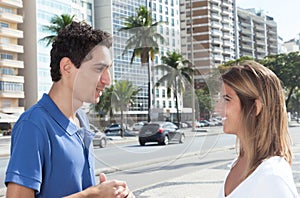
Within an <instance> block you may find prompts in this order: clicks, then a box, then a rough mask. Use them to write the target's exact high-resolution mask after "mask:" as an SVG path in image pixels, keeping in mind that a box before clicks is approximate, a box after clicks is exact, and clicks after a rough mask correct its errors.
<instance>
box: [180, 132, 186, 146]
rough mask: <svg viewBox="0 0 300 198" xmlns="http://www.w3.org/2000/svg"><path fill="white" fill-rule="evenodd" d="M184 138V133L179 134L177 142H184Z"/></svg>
mask: <svg viewBox="0 0 300 198" xmlns="http://www.w3.org/2000/svg"><path fill="white" fill-rule="evenodd" d="M184 139H185V136H184V134H181V136H180V140H179V143H180V144H182V143H183V142H184Z"/></svg>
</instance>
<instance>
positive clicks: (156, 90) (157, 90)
mask: <svg viewBox="0 0 300 198" xmlns="http://www.w3.org/2000/svg"><path fill="white" fill-rule="evenodd" d="M155 96H156V97H159V89H157V88H156V89H155Z"/></svg>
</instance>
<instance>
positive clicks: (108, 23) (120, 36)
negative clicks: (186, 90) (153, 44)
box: [95, 0, 180, 120]
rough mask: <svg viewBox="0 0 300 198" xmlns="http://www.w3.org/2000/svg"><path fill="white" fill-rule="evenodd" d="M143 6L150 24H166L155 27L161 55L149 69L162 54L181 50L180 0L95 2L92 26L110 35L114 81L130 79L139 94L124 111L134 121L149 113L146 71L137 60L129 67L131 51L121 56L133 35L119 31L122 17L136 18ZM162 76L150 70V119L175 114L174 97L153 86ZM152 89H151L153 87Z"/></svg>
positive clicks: (156, 57) (158, 60)
mask: <svg viewBox="0 0 300 198" xmlns="http://www.w3.org/2000/svg"><path fill="white" fill-rule="evenodd" d="M140 6H145V7H146V8H147V9H148V10H149V11H151V13H152V18H153V22H158V21H164V22H168V23H166V24H162V25H160V26H158V27H157V29H156V31H157V32H158V33H160V34H161V35H163V36H164V38H165V42H162V41H158V44H159V48H160V54H159V55H156V56H155V61H154V62H150V63H149V64H151V67H152V66H154V65H157V64H160V63H161V62H160V58H161V56H162V55H166V53H167V52H168V51H173V50H175V49H177V50H179V51H180V22H179V0H150V1H147V0H127V1H122V0H109V1H105V2H104V1H97V2H95V26H96V27H97V28H100V29H103V30H106V31H109V32H111V33H113V37H114V42H113V54H114V66H113V68H112V74H113V77H112V78H113V80H117V81H118V80H129V81H131V82H133V84H134V85H136V86H137V87H139V88H141V89H142V91H141V92H140V93H139V94H138V96H137V97H136V99H135V103H134V104H133V105H132V106H131V107H129V111H128V112H126V113H128V114H132V115H138V117H137V119H139V120H147V113H148V112H147V111H148V95H149V93H148V89H147V88H148V72H147V71H148V70H147V66H142V65H141V62H140V59H139V58H135V59H134V61H133V63H132V64H130V60H131V56H132V50H129V52H128V53H125V54H123V55H122V53H123V51H124V49H125V47H126V41H127V40H128V38H130V37H131V36H132V34H129V33H128V32H120V31H119V30H120V28H122V27H124V24H123V22H124V18H126V17H129V16H134V15H136V9H137V8H139V7H140ZM162 75H163V73H162V72H161V71H158V70H153V71H152V78H151V87H152V89H151V90H152V91H151V93H150V94H151V96H152V97H151V98H152V102H151V103H152V104H151V106H152V108H151V109H152V113H153V114H152V118H154V119H156V118H158V117H159V118H162V117H163V116H164V115H165V114H166V112H168V113H169V112H171V113H172V112H174V113H175V110H176V108H175V102H174V98H173V97H172V98H167V90H166V88H165V87H163V86H161V87H154V86H153V85H154V84H155V82H157V80H158V79H159V78H160V77H161V76H162ZM153 87H154V88H153Z"/></svg>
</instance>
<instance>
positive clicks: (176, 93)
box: [175, 77, 181, 128]
mask: <svg viewBox="0 0 300 198" xmlns="http://www.w3.org/2000/svg"><path fill="white" fill-rule="evenodd" d="M175 99H176V101H175V102H176V111H177V122H178V127H179V128H180V127H181V124H180V122H181V120H180V115H179V107H178V87H177V77H176V78H175Z"/></svg>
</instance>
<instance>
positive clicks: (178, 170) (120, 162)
mask: <svg viewBox="0 0 300 198" xmlns="http://www.w3.org/2000/svg"><path fill="white" fill-rule="evenodd" d="M214 130H215V132H217V131H219V130H221V128H214ZM290 131H291V135H292V138H293V141H294V146H293V151H294V158H295V159H294V164H293V172H294V177H295V182H296V183H300V166H299V164H300V160H299V159H300V127H294V128H290ZM203 135H204V136H203ZM234 144H235V136H232V135H224V134H216V133H211V132H207V133H206V134H205V132H195V133H194V132H193V133H192V132H189V133H188V134H187V137H186V140H185V143H184V144H170V145H167V146H160V145H157V144H149V145H146V146H139V144H138V141H137V138H136V139H135V138H133V139H132V140H130V141H129V142H127V143H118V144H115V143H114V141H113V142H110V143H109V145H108V147H106V148H96V149H95V158H96V169H97V173H99V172H106V173H107V176H108V178H109V179H121V180H126V181H127V183H128V185H129V186H130V188H131V189H132V190H134V191H136V192H138V190H140V189H142V188H145V187H147V186H151V185H153V184H156V183H159V182H162V181H164V180H166V179H170V178H176V177H177V176H179V175H182V174H185V173H189V172H193V171H195V170H199V169H206V168H209V167H212V166H222V165H224V164H226V163H228V162H230V161H231V160H232V159H233V158H234V157H235V155H236V152H235V149H234ZM0 145H1V143H0ZM7 161H8V158H7V157H6V158H5V157H2V158H0V167H1V168H0V188H3V187H4V184H3V179H4V171H5V168H6V164H7ZM299 187H300V186H299ZM298 190H299V189H298ZM2 191H3V190H2ZM2 193H3V192H2ZM0 195H1V191H0Z"/></svg>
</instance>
